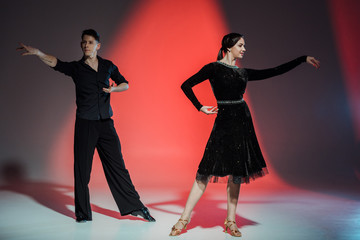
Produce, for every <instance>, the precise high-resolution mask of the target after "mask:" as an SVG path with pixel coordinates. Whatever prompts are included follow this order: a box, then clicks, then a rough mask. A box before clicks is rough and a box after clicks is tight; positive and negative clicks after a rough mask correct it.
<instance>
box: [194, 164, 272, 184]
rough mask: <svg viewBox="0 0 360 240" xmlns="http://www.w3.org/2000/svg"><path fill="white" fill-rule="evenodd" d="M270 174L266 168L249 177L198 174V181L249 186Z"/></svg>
mask: <svg viewBox="0 0 360 240" xmlns="http://www.w3.org/2000/svg"><path fill="white" fill-rule="evenodd" d="M267 174H269V171H268V169H267V168H266V167H264V168H262V169H261V170H260V171H258V172H255V173H252V174H250V175H247V176H234V175H232V174H229V175H225V176H218V175H204V174H200V173H199V172H197V173H196V181H202V182H204V181H205V182H209V183H228V182H229V181H232V182H233V183H235V184H243V183H246V184H249V183H250V181H254V180H255V179H257V178H260V177H263V176H265V175H267Z"/></svg>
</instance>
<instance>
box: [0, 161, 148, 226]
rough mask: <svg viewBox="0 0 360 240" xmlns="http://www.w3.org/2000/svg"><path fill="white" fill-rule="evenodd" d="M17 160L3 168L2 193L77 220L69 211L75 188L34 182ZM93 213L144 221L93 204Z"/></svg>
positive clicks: (0, 189) (7, 163)
mask: <svg viewBox="0 0 360 240" xmlns="http://www.w3.org/2000/svg"><path fill="white" fill-rule="evenodd" d="M19 162H20V161H17V160H16V159H9V160H8V161H6V163H5V164H4V165H3V166H2V167H1V170H0V172H1V175H2V176H3V181H4V184H3V185H2V186H0V191H10V192H14V193H18V194H22V195H25V196H27V197H30V198H31V199H33V200H34V201H35V202H37V203H39V204H41V205H42V206H44V207H46V208H49V209H51V210H53V211H55V212H57V213H60V214H62V215H64V216H67V217H69V218H73V219H75V213H74V212H73V211H71V210H70V209H69V206H74V197H73V195H74V194H73V193H74V187H71V186H66V185H61V184H57V183H50V182H41V181H33V180H30V179H28V177H27V176H26V171H25V168H24V166H23V165H22V164H20V163H19ZM91 208H92V210H93V211H95V212H97V213H100V214H103V215H106V216H108V217H112V218H116V219H130V220H142V221H145V220H143V219H139V218H136V217H132V216H123V217H122V216H121V215H120V213H119V212H117V211H113V210H110V209H106V208H102V207H100V206H98V205H95V204H91Z"/></svg>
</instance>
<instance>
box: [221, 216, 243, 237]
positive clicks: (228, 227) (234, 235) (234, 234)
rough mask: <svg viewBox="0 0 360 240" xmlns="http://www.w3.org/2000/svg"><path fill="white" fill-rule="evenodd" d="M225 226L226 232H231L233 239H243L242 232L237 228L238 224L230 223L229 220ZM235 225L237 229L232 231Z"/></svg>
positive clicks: (226, 220)
mask: <svg viewBox="0 0 360 240" xmlns="http://www.w3.org/2000/svg"><path fill="white" fill-rule="evenodd" d="M224 225H225V232H227V230H228V229H229V230H230V234H231V236H233V237H241V232H240V231H239V229H238V227H237V226H236V222H235V221H229V220H228V219H225V222H224ZM233 225H235V227H236V229H231V226H233Z"/></svg>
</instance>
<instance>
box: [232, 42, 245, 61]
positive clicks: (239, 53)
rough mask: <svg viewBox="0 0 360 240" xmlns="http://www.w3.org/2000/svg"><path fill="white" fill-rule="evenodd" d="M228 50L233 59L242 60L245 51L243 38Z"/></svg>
mask: <svg viewBox="0 0 360 240" xmlns="http://www.w3.org/2000/svg"><path fill="white" fill-rule="evenodd" d="M228 49H229V50H230V53H231V54H232V55H233V57H234V58H243V56H244V53H245V51H246V49H245V40H244V39H243V38H240V39H239V41H238V42H237V43H236V44H235V45H234V46H232V47H231V48H228Z"/></svg>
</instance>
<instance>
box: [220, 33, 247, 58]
mask: <svg viewBox="0 0 360 240" xmlns="http://www.w3.org/2000/svg"><path fill="white" fill-rule="evenodd" d="M243 37H244V35H242V34H240V33H229V34H226V35H225V36H224V37H223V39H222V41H221V48H220V50H219V53H218V56H217V60H221V59H222V58H223V57H224V56H223V52H224V53H225V52H226V51H227V50H228V48H232V47H233V46H234V45H235V44H236V43H237V42H238V41H239V40H240V38H243Z"/></svg>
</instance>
